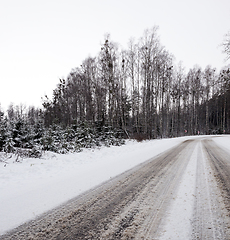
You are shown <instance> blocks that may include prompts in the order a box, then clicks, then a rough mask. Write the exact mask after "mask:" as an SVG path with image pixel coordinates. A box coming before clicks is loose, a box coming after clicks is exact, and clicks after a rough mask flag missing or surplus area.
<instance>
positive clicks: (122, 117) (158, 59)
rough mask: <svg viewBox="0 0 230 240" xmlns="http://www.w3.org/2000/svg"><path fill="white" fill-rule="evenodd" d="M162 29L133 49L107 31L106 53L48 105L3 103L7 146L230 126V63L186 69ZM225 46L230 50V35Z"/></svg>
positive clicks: (71, 144) (73, 75)
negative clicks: (163, 40) (162, 38)
mask: <svg viewBox="0 0 230 240" xmlns="http://www.w3.org/2000/svg"><path fill="white" fill-rule="evenodd" d="M157 31H158V30H157V27H154V28H152V29H149V30H146V31H145V32H144V34H143V36H142V38H140V40H139V41H138V42H135V41H134V40H130V42H129V44H128V48H127V49H126V50H123V49H120V48H119V47H118V44H117V43H114V42H113V41H112V40H111V39H110V36H109V35H107V36H106V37H105V41H104V44H103V45H102V46H101V49H100V52H99V54H98V56H96V57H94V58H92V57H88V58H87V59H85V60H84V61H83V62H82V64H81V65H80V66H79V67H77V68H74V69H72V70H71V72H70V73H69V75H68V76H67V78H66V79H60V80H59V83H58V84H57V87H56V88H55V89H54V90H53V95H52V98H51V99H49V98H48V97H47V96H45V97H44V98H43V108H42V109H38V108H35V107H33V106H31V107H26V106H23V105H19V106H14V105H10V106H9V107H8V109H7V111H6V112H3V110H1V107H0V151H2V152H5V153H14V154H17V155H18V156H20V157H40V156H41V154H42V151H45V150H49V151H53V152H57V153H67V152H76V151H81V149H82V148H85V147H96V146H102V145H105V146H110V145H121V144H124V139H125V138H131V139H136V140H138V141H141V140H143V139H156V138H165V137H179V136H184V135H197V134H207V135H209V134H226V133H228V134H229V133H230V67H225V68H223V69H222V70H220V72H219V73H217V71H216V69H215V68H212V67H211V66H207V67H206V68H205V69H204V70H203V69H201V68H200V67H199V66H194V67H193V68H192V69H189V71H188V72H187V73H186V72H185V70H184V68H183V66H182V64H177V65H176V64H175V63H174V57H173V55H172V54H170V53H169V52H168V51H167V50H166V49H165V48H164V47H163V46H162V45H161V43H160V40H159V36H158V33H157ZM223 46H224V51H225V53H226V54H227V55H228V57H229V56H230V53H229V48H230V37H229V38H227V41H226V42H224V43H223Z"/></svg>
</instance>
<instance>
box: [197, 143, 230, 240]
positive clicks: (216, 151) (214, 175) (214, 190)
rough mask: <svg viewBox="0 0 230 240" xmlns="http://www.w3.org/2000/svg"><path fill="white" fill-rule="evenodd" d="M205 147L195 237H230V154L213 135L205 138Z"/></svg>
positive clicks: (199, 180)
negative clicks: (216, 142) (214, 139)
mask: <svg viewBox="0 0 230 240" xmlns="http://www.w3.org/2000/svg"><path fill="white" fill-rule="evenodd" d="M202 150H203V151H201V155H202V152H204V155H203V156H201V158H199V168H198V169H197V171H198V175H197V191H196V204H195V209H194V212H195V217H194V222H193V226H194V232H193V238H194V239H230V238H229V237H228V236H230V231H229V227H230V201H229V200H230V191H229V190H230V165H229V163H230V156H229V155H228V153H226V152H225V151H224V150H222V149H220V148H219V147H218V146H217V145H216V144H215V143H214V142H213V141H212V140H211V139H204V140H202ZM205 169H206V170H205Z"/></svg>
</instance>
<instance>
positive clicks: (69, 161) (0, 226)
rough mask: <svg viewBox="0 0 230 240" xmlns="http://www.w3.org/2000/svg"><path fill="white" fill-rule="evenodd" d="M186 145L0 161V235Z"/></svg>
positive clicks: (163, 143) (162, 143)
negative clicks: (168, 151)
mask: <svg viewBox="0 0 230 240" xmlns="http://www.w3.org/2000/svg"><path fill="white" fill-rule="evenodd" d="M184 140H185V138H174V139H163V140H151V141H145V142H142V143H137V142H134V141H128V142H127V144H126V145H123V146H121V147H116V146H111V147H109V148H106V147H103V148H101V149H85V150H84V151H83V152H80V153H74V154H66V155H59V154H54V153H50V152H49V153H46V154H45V155H44V156H43V158H42V159H32V158H30V159H24V160H23V161H21V162H14V161H15V159H13V158H11V159H8V160H7V163H5V162H0V234H3V233H4V232H5V231H7V230H9V229H12V228H14V227H17V226H18V225H20V224H22V223H24V222H25V221H28V220H30V219H33V218H35V217H36V216H38V215H40V214H42V213H44V212H45V211H47V210H50V209H52V208H54V207H56V206H58V205H60V204H62V203H64V202H65V201H68V200H69V199H71V198H73V197H75V196H77V195H79V194H81V193H82V192H84V191H86V190H89V189H90V188H93V187H95V186H97V185H99V184H100V183H102V182H104V181H106V180H108V179H110V178H112V177H114V176H116V175H118V174H120V173H122V172H124V171H126V170H128V169H131V168H132V167H134V166H136V165H138V164H140V163H142V162H144V161H146V160H148V159H149V158H151V157H154V156H156V155H158V154H160V153H161V152H163V151H165V150H167V149H169V148H171V147H173V146H175V145H177V144H179V143H180V142H182V141H184ZM0 157H1V156H0Z"/></svg>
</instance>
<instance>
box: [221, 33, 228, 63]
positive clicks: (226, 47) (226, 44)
mask: <svg viewBox="0 0 230 240" xmlns="http://www.w3.org/2000/svg"><path fill="white" fill-rule="evenodd" d="M222 45H223V48H224V50H223V51H224V53H225V54H226V55H227V59H230V31H229V32H228V33H227V34H226V35H225V37H224V41H223V43H222Z"/></svg>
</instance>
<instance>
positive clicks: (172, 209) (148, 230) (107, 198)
mask: <svg viewBox="0 0 230 240" xmlns="http://www.w3.org/2000/svg"><path fill="white" fill-rule="evenodd" d="M213 139H214V138H213ZM229 199H230V155H229V152H228V151H224V150H223V149H220V148H219V147H218V145H217V144H216V143H215V141H213V140H212V138H197V139H196V138H195V139H189V140H186V141H184V142H182V143H181V144H179V145H177V146H176V147H174V148H172V149H170V150H168V151H166V152H164V153H161V154H159V155H158V156H156V157H154V158H152V159H149V160H148V161H146V162H144V163H142V164H140V165H138V166H136V167H134V168H132V169H131V170H128V171H126V172H125V173H123V174H121V175H119V176H117V177H115V178H113V179H111V180H110V181H107V182H106V183H104V184H101V185H100V186H98V187H96V188H94V189H93V190H90V191H88V192H85V193H83V194H81V195H79V196H78V197H76V198H74V199H72V200H70V201H68V202H67V203H66V204H63V205H62V206H60V207H58V208H56V209H54V210H52V211H50V212H47V213H45V214H43V215H41V216H40V217H39V218H37V219H36V220H33V221H30V222H28V223H26V224H24V225H22V226H20V227H18V228H16V229H14V230H13V231H11V232H10V233H8V234H6V235H2V236H0V239H229V237H228V236H230V231H229V230H230V215H229V213H230V201H229Z"/></svg>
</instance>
